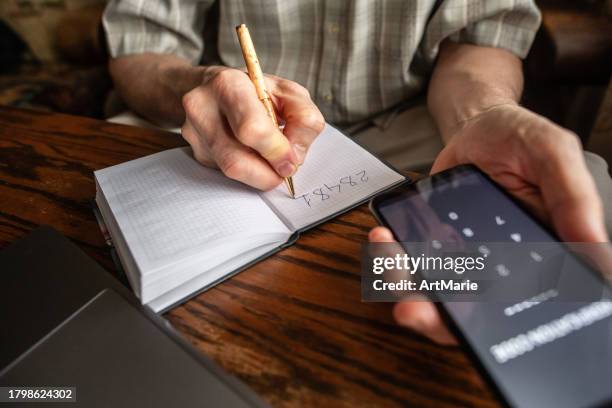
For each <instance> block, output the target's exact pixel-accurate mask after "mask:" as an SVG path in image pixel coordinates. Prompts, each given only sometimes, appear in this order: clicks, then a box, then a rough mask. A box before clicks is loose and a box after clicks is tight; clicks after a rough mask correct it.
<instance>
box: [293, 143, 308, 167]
mask: <svg viewBox="0 0 612 408" xmlns="http://www.w3.org/2000/svg"><path fill="white" fill-rule="evenodd" d="M293 151H294V152H295V155H296V156H297V160H298V163H300V164H302V163H304V158H305V157H306V146H304V145H303V144H299V143H295V144H294V145H293Z"/></svg>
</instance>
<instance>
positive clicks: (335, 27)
mask: <svg viewBox="0 0 612 408" xmlns="http://www.w3.org/2000/svg"><path fill="white" fill-rule="evenodd" d="M338 31H340V26H339V25H338V24H336V23H329V32H330V33H332V34H337V33H338Z"/></svg>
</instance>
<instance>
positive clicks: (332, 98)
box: [323, 94, 334, 103]
mask: <svg viewBox="0 0 612 408" xmlns="http://www.w3.org/2000/svg"><path fill="white" fill-rule="evenodd" d="M323 99H325V102H327V103H330V102H331V101H332V100H334V97H333V96H332V95H331V94H325V95H324V96H323Z"/></svg>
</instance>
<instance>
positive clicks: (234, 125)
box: [212, 70, 298, 177]
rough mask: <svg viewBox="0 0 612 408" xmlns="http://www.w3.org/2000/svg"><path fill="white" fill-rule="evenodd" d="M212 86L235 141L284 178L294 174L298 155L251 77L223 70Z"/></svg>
mask: <svg viewBox="0 0 612 408" xmlns="http://www.w3.org/2000/svg"><path fill="white" fill-rule="evenodd" d="M212 86H213V90H214V92H215V94H216V95H217V97H218V101H219V108H220V110H221V112H222V114H223V115H224V116H225V117H226V118H227V121H228V123H229V126H230V128H231V130H232V132H233V134H234V136H235V137H236V139H237V140H238V141H239V142H240V143H242V144H243V145H245V146H248V147H250V148H252V149H254V150H255V151H256V152H258V153H259V154H260V155H261V156H262V157H263V158H264V159H265V160H266V161H268V162H269V163H270V165H271V166H272V168H274V169H275V170H276V172H277V173H278V174H279V175H280V176H281V177H289V176H291V175H293V173H295V170H296V168H297V166H296V164H297V162H298V160H297V158H296V155H295V153H294V152H293V149H291V145H290V144H289V140H288V139H287V138H286V137H285V136H284V135H283V134H282V133H281V131H280V130H279V129H278V128H276V127H275V126H274V124H273V122H272V120H271V119H270V117H269V116H268V113H267V111H266V109H265V108H264V105H263V104H262V103H261V101H260V100H259V99H258V97H257V93H256V92H255V87H254V86H253V84H252V83H251V82H250V80H249V79H248V76H246V75H244V73H242V72H240V71H237V70H227V71H223V72H221V73H220V74H218V75H217V77H216V78H215V79H214V80H213V84H212Z"/></svg>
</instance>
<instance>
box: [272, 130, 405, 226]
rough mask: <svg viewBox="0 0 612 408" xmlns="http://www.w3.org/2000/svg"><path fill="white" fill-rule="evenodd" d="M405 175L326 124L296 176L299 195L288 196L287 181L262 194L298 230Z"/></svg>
mask: <svg viewBox="0 0 612 408" xmlns="http://www.w3.org/2000/svg"><path fill="white" fill-rule="evenodd" d="M403 179H404V177H403V176H402V175H400V174H399V173H397V172H395V171H394V170H392V169H391V168H389V167H388V166H387V165H386V164H384V163H383V162H381V161H380V160H379V159H378V158H376V157H375V156H373V155H372V154H371V153H369V152H368V151H367V150H365V149H364V148H362V147H361V146H359V145H358V144H356V143H355V142H353V141H352V140H350V139H349V138H348V137H346V136H345V135H343V134H342V133H340V132H339V131H338V130H337V129H335V128H333V127H332V126H330V125H326V127H325V129H324V131H323V132H322V133H321V134H320V135H319V137H317V139H316V140H315V142H314V143H313V144H312V146H311V147H310V150H309V152H308V154H307V156H306V160H305V161H304V164H303V165H302V166H301V167H300V168H299V170H298V172H297V173H296V174H295V176H294V177H293V181H294V186H295V199H292V198H291V197H289V196H288V194H287V188H286V186H285V185H284V184H283V185H280V186H278V187H277V188H275V189H274V190H271V191H268V192H266V193H263V194H262V196H263V198H264V200H266V201H267V202H268V204H269V205H270V206H271V207H273V208H275V210H276V211H277V213H278V214H279V215H280V216H281V217H282V218H284V220H285V222H286V223H288V224H289V225H290V226H291V227H292V229H294V230H296V229H301V228H303V227H306V226H308V225H310V224H313V223H315V222H317V221H319V220H321V219H323V218H326V217H328V216H331V215H333V214H335V213H337V212H338V211H341V210H343V209H345V208H347V207H350V206H351V205H353V204H356V203H357V202H359V201H362V200H363V199H365V198H366V197H368V196H370V195H372V194H374V193H376V192H378V191H380V190H383V189H384V188H386V187H389V186H390V185H392V184H394V183H397V182H399V181H400V180H403Z"/></svg>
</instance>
